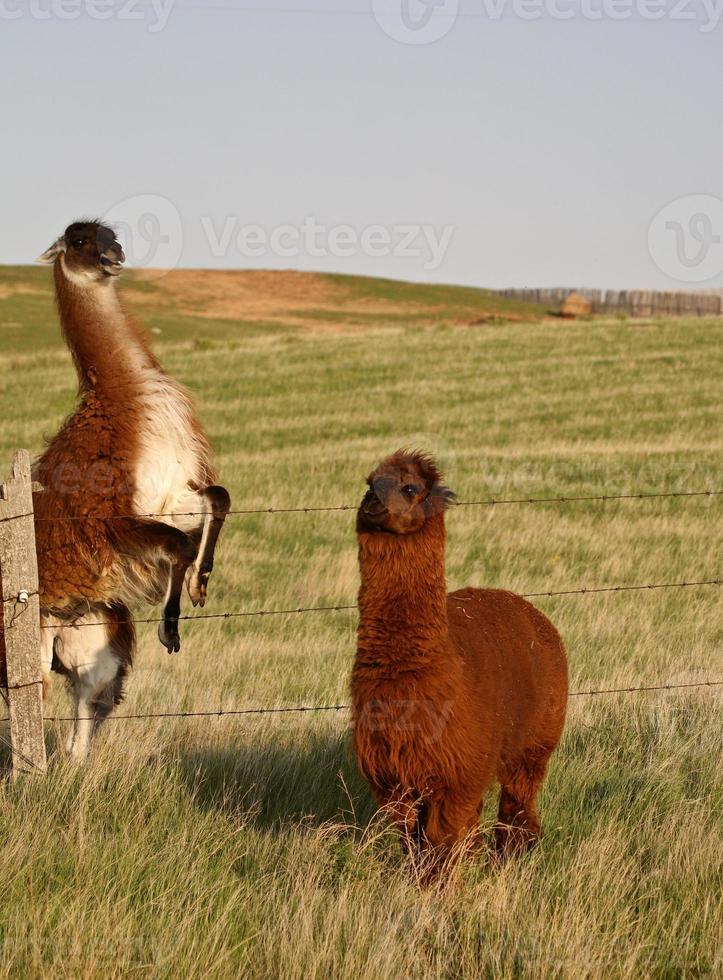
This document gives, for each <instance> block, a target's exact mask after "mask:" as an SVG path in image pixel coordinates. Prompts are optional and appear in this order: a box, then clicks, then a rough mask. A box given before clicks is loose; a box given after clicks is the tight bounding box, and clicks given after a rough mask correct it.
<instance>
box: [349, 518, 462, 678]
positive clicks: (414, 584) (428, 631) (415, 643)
mask: <svg viewBox="0 0 723 980" xmlns="http://www.w3.org/2000/svg"><path fill="white" fill-rule="evenodd" d="M444 552H445V530H444V515H442V514H440V515H438V516H436V517H433V518H431V519H429V520H428V521H427V523H426V524H425V525H424V527H423V528H422V530H421V531H418V532H417V533H416V534H410V535H396V534H385V533H378V534H364V533H361V534H359V565H360V570H361V589H360V591H359V643H358V651H357V660H358V662H367V663H369V664H375V665H378V666H380V667H385V666H390V667H396V668H398V669H404V668H406V667H408V668H410V669H412V668H414V667H415V666H418V665H419V664H420V663H422V662H428V661H430V660H432V659H436V658H439V657H444V656H446V655H447V652H448V623H447V584H446V581H445V574H444Z"/></svg>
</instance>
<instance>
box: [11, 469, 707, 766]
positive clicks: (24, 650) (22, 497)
mask: <svg viewBox="0 0 723 980" xmlns="http://www.w3.org/2000/svg"><path fill="white" fill-rule="evenodd" d="M721 496H723V490H711V489H701V490H674V491H659V492H640V493H610V494H594V495H593V494H588V495H566V496H558V497H513V498H505V497H499V498H486V499H479V500H461V501H457V506H458V507H499V506H523V505H545V504H575V503H593V502H597V503H608V502H614V501H644V500H661V499H666V498H667V499H681V498H718V497H721ZM356 509H357V505H355V504H339V505H323V506H318V507H265V508H240V509H233V510H231V511H230V512H229V516H231V517H242V516H251V515H259V516H262V515H282V514H283V515H291V514H300V515H309V514H322V513H334V512H336V513H341V512H350V511H355V510H356ZM186 516H195V517H198V516H201V514H199V512H193V513H191V512H178V511H168V512H161V513H149V514H115V513H111V514H108V515H94V514H58V515H54V516H52V517H46V518H37V517H35V515H34V513H33V506H32V479H31V475H30V457H29V455H28V454H27V453H25V452H22V451H21V452H19V453H17V454H16V457H15V461H14V463H13V471H12V479H11V480H10V481H9V482H8V483H6V484H5V485H3V487H2V488H0V594H1V595H2V607H1V608H2V629H0V659H3V660H4V665H5V668H6V677H5V678H3V679H2V684H1V685H0V691H1V689H2V687H5V689H6V691H7V695H6V694H5V693H3V694H2V696H3V699H4V700H5V703H6V704H7V707H8V716H7V718H4V719H0V721H9V722H10V729H11V732H10V740H9V741H8V740H6V739H5V738H4V737H3V736H1V735H0V742H1V743H3V744H5V745H6V746H8V747H9V748H10V749H11V758H12V761H13V774H14V775H17V774H19V773H20V772H42V771H44V770H45V744H44V732H43V720H45V721H52V722H74V721H77V720H78V719H76V718H75V717H69V716H61V715H55V716H53V715H50V716H46V717H45V718H44V719H43V714H42V676H41V666H40V636H41V631H42V630H46V629H53V630H57V629H82V628H84V627H92V626H98V625H103V624H102V623H100V622H99V621H95V620H83V621H77V620H76V621H73V620H72V619H71V620H68V622H64V623H57V622H56V623H54V624H52V625H48V624H43V623H41V621H40V606H39V599H40V596H39V591H38V577H37V558H36V555H35V536H34V531H33V528H34V524H35V522H37V521H39V520H51V521H83V522H87V523H92V522H95V521H122V520H137V519H139V518H148V519H156V520H162V519H173V518H179V517H186ZM8 582H11V583H12V586H11V587H10V588H8V586H7V583H8ZM3 583H5V584H3ZM722 584H723V578H712V579H692V580H689V581H680V582H651V583H643V584H620V585H610V586H588V587H578V588H570V589H558V590H543V591H537V592H525V593H521V595H522V596H523V598H527V599H539V598H553V597H567V596H589V595H602V594H615V593H623V592H626V593H630V592H643V591H656V590H662V589H687V588H701V587H708V586H720V585H722ZM6 592H7V593H8V594H6ZM8 609H9V613H8V611H7V610H8ZM356 609H357V606H356V603H353V604H352V603H343V604H335V605H323V606H298V607H294V608H286V609H249V610H230V611H225V612H218V613H200V614H195V615H183V616H180V617H179V621H184V622H189V623H193V622H196V621H201V620H204V621H208V620H231V619H241V618H248V617H268V616H295V615H302V614H312V613H313V614H319V613H331V612H350V611H355V610H356ZM8 620H9V621H8ZM122 622H128V623H134V624H144V623H160V622H162V618H161V617H156V616H152V617H134V618H133V619H129V620H126V621H122ZM717 687H723V680H709V681H698V682H694V683H683V684H651V685H641V686H638V687H619V688H614V687H609V688H600V689H591V690H581V691H572V692H570V694H569V697H570V698H577V697H588V696H590V697H591V696H601V695H619V694H629V693H644V692H656V691H657V692H660V691H676V690H684V689H693V688H699V689H700V688H717ZM349 707H350V706H349V705H348V704H325V705H294V706H284V707H257V708H236V709H220V710H218V711H156V712H145V713H137V714H111V715H110V716H109V718H108V719H107V720H108V721H142V720H151V719H171V718H176V719H179V718H183V719H189V718H222V717H239V716H260V715H274V714H300V713H306V712H341V711H346V710H348V709H349ZM81 720H82V719H81Z"/></svg>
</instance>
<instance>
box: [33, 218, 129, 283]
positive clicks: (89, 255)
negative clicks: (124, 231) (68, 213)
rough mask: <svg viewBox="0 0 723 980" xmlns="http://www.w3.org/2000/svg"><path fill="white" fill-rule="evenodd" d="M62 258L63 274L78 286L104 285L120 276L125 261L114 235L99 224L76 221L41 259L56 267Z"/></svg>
mask: <svg viewBox="0 0 723 980" xmlns="http://www.w3.org/2000/svg"><path fill="white" fill-rule="evenodd" d="M61 255H62V257H63V271H64V272H66V273H67V274H68V275H69V276H70V278H72V279H73V280H74V281H76V282H79V283H86V284H90V283H93V282H102V281H104V280H106V279H107V278H108V277H109V276H117V275H119V274H120V273H121V271H122V270H123V263H124V262H125V260H126V257H125V255H124V254H123V249H122V248H121V246H120V245H119V243H118V242H117V241H116V237H115V232H114V231H113V230H112V229H111V228H108V226H107V225H104V224H102V223H101V222H100V221H75V222H73V224H72V225H68V227H67V228H66V229H65V233H64V234H63V235H61V236H60V238H58V239H56V240H55V241H54V242H53V244H52V245H51V246H50V248H49V249H47V250H46V251H45V252H43V254H42V255H41V256H40V257H39V258H38V262H43V263H45V264H46V265H53V263H54V262H55V261H56V259H57V258H58V257H59V256H61Z"/></svg>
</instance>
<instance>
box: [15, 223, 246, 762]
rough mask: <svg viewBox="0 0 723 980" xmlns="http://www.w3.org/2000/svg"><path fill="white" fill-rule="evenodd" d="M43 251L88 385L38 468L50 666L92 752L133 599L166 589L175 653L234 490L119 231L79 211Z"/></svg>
mask: <svg viewBox="0 0 723 980" xmlns="http://www.w3.org/2000/svg"><path fill="white" fill-rule="evenodd" d="M40 261H43V262H46V263H52V264H53V273H54V279H55V292H56V299H57V304H58V310H59V314H60V322H61V327H62V330H63V335H64V337H65V340H66V342H67V344H68V346H69V348H70V351H71V354H72V356H73V360H74V362H75V366H76V369H77V372H78V378H79V384H80V390H79V403H78V406H77V407H76V409H75V411H74V412H73V413H72V415H70V416H69V417H68V419H66V421H65V423H64V424H63V426H62V427H61V429H60V431H59V432H58V434H57V435H56V436H55V437H54V438H53V439H52V441H51V442H50V443H49V445H48V447H47V449H46V450H45V452H44V453H43V455H42V456H41V457H40V459H39V460H38V461H37V462H36V464H35V467H34V473H33V475H34V478H35V479H36V480H37V481H39V482H40V483H41V484H42V486H43V488H44V489H43V491H42V492H39V493H37V494H36V495H35V514H36V535H37V549H38V563H39V575H40V602H41V613H42V617H43V625H44V626H45V627H46V629H44V631H43V634H44V635H43V640H44V642H43V664H44V669H45V670H46V672H47V670H49V669H50V667H51V664H52V666H53V668H54V669H55V670H57V671H59V672H60V673H64V674H66V675H67V676H68V678H69V680H70V681H71V686H72V687H73V689H74V692H75V695H76V718H77V719H78V718H81V719H86V720H85V721H84V722H81V721H76V725H75V729H74V734H73V736H72V738H71V748H72V751H73V753H74V754H75V755H78V756H85V755H86V753H87V750H88V746H89V737H90V732H91V730H92V728H93V727H94V726H93V723H92V722H91V721H90V720H88V716H90V718H92V719H93V720H94V722H95V724H96V726H97V723H98V722H100V721H102V720H103V718H104V717H106V716H107V714H108V713H109V712H110V711H111V710H112V708H113V705H114V704H117V703H118V702H119V701H120V700H121V698H122V694H123V678H124V676H125V674H126V673H127V670H128V667H129V666H130V663H131V656H132V650H133V644H134V636H133V630H132V626H129V624H128V622H127V621H128V620H129V618H130V614H129V612H128V608H127V607H128V605H129V604H131V603H135V602H147V603H150V604H153V605H155V604H156V603H158V602H159V601H160V600H161V599H162V598H163V596H164V594H165V603H164V613H163V615H164V619H163V622H162V623H161V624H160V627H159V631H158V632H159V637H160V639H161V642H162V643H163V644H164V646H166V648H167V649H168V650H169V652H175V651H178V650H179V649H180V639H179V636H178V617H179V615H180V597H181V590H182V586H183V582H184V580H185V579H186V578H187V579H188V592H189V595H190V597H191V600H192V602H193V604H194V605H197V604H200V605H203V604H204V602H205V600H206V591H207V584H208V578H209V575H210V572H211V569H212V568H213V556H214V550H215V546H216V542H217V539H218V535H219V533H220V531H221V527H222V526H223V522H224V519H225V516H226V513H227V512H228V509H229V506H230V501H229V496H228V493H227V492H226V491H225V490H224V489H223V487H219V486H214V483H215V479H216V477H215V473H214V471H213V467H212V464H211V450H210V446H209V443H208V440H207V439H206V436H205V434H204V433H203V430H202V429H201V427H200V425H199V423H198V421H197V419H196V415H195V411H194V407H193V404H192V401H191V398H190V395H189V394H188V392H186V390H185V389H184V388H182V387H181V386H180V385H179V384H177V383H176V382H175V381H173V380H172V379H171V378H169V377H168V375H167V374H165V372H164V371H163V369H162V368H161V366H160V364H159V362H158V361H157V359H156V358H155V356H154V355H153V354H152V352H151V350H150V348H149V347H148V344H147V343H146V340H145V338H144V337H143V335H142V333H141V332H140V330H139V329H138V328H137V327H136V326H135V324H134V323H133V322H132V321H131V320H130V319H129V318H128V317H127V316H126V314H125V313H124V311H123V310H122V308H121V305H120V303H119V300H118V296H117V294H116V289H115V284H116V277H117V276H118V275H119V273H120V272H121V270H122V267H123V262H124V261H125V256H124V255H123V251H122V249H121V246H120V245H119V244H118V242H117V241H116V239H115V235H114V233H113V232H112V231H111V229H110V228H107V227H105V226H104V225H102V224H100V223H98V222H92V221H82V222H75V223H74V224H72V225H70V226H69V227H68V228H67V229H66V231H65V234H64V235H62V236H61V237H60V238H59V239H58V240H57V241H56V242H55V243H54V244H53V245H52V246H51V247H50V248H49V249H48V250H47V251H46V252H45V253H44V254H43V255H42V256H41V257H40ZM148 514H160V515H163V517H162V518H161V519H154V518H150V517H146V516H143V515H148ZM172 514H176V515H184V516H171V515H172ZM187 572H188V575H187ZM69 623H73V624H77V625H78V626H82V625H83V624H84V623H85V624H87V623H100V625H99V626H94V627H90V626H84V628H82V629H77V630H76V629H69V628H67V626H68V624H69Z"/></svg>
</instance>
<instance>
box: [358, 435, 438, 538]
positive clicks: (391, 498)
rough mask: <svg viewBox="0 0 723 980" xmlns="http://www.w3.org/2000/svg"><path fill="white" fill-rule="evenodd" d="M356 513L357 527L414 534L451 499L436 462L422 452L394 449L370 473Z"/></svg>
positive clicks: (372, 531)
mask: <svg viewBox="0 0 723 980" xmlns="http://www.w3.org/2000/svg"><path fill="white" fill-rule="evenodd" d="M367 484H368V486H369V489H368V490H367V492H366V494H365V496H364V499H363V500H362V502H361V505H360V507H359V510H358V512H357V530H358V531H360V532H362V533H366V534H374V533H376V532H386V533H388V534H414V533H415V532H416V531H419V530H421V528H422V527H423V526H424V524H425V522H426V521H427V520H429V518H431V517H435V516H436V515H437V514H441V513H442V512H443V511H444V510H445V509H446V507H447V506H448V505H449V504H450V503H452V502H453V501H454V493H453V492H452V491H451V490H449V489H448V488H447V487H445V486H444V485H443V483H442V474H441V473H440V472H439V470H438V469H437V464H436V463H435V461H434V460H433V459H432V457H431V456H428V455H427V454H426V453H420V452H407V451H405V450H402V449H400V450H398V452H396V453H394V454H393V455H392V456H389V457H388V458H387V459H385V460H384V462H383V463H380V464H379V466H377V468H376V469H375V470H374V472H373V473H371V474H370V476H369V478H368V480H367Z"/></svg>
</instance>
